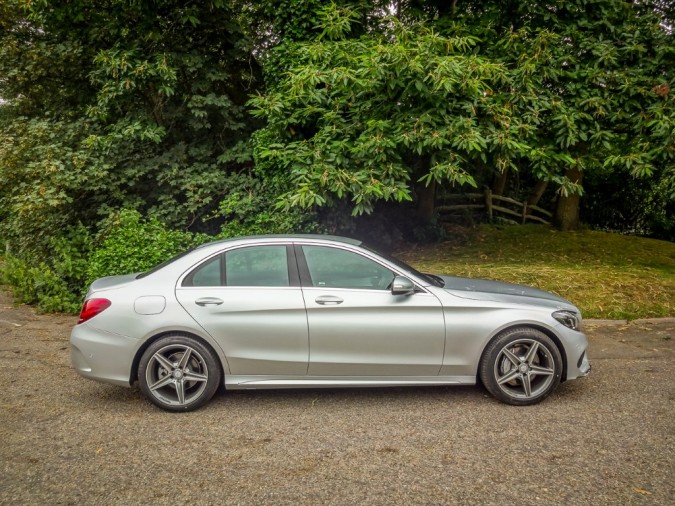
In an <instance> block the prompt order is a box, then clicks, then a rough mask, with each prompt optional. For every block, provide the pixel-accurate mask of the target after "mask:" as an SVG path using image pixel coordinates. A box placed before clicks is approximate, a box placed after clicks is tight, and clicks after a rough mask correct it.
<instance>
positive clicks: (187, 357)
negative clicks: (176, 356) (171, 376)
mask: <svg viewBox="0 0 675 506" xmlns="http://www.w3.org/2000/svg"><path fill="white" fill-rule="evenodd" d="M191 355H192V349H191V348H186V349H185V353H183V356H182V357H181V359H180V362H179V364H178V367H179V368H180V369H185V366H187V364H188V360H190V356H191Z"/></svg>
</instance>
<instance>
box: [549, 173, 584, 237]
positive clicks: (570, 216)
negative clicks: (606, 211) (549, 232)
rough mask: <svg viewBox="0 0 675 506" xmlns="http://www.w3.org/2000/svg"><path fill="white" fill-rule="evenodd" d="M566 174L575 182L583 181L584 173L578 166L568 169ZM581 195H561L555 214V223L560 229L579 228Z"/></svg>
mask: <svg viewBox="0 0 675 506" xmlns="http://www.w3.org/2000/svg"><path fill="white" fill-rule="evenodd" d="M565 176H566V177H567V178H568V179H569V180H570V181H572V182H573V183H581V179H582V173H581V171H580V170H579V169H578V168H577V167H574V168H571V169H567V172H566V173H565ZM580 198H581V196H580V195H579V194H578V193H574V194H572V195H568V196H567V197H565V196H563V195H560V196H559V197H558V203H557V205H556V208H555V214H554V216H553V223H554V224H555V226H556V227H558V228H559V229H560V230H563V231H566V230H574V229H576V228H579V200H580Z"/></svg>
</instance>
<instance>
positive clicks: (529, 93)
mask: <svg viewBox="0 0 675 506" xmlns="http://www.w3.org/2000/svg"><path fill="white" fill-rule="evenodd" d="M360 8H363V6H362V5H361V4H359V5H357V6H356V7H354V8H352V9H350V8H348V7H345V6H341V5H336V4H329V5H328V6H325V7H322V8H320V9H319V10H318V11H317V13H316V15H317V17H318V19H319V24H320V27H321V31H320V32H319V34H318V35H315V36H314V37H313V38H309V39H308V40H299V41H293V40H284V41H282V43H281V44H280V45H279V46H278V47H277V48H276V49H275V51H274V52H273V53H274V54H273V56H272V57H270V58H269V60H268V61H269V62H271V69H272V77H273V78H272V79H269V80H268V86H267V90H266V91H265V93H264V94H263V95H261V96H259V97H256V98H254V99H252V100H251V104H252V106H253V107H254V113H255V114H256V115H258V116H260V117H261V118H265V119H266V120H267V122H268V123H267V126H266V132H267V134H268V135H266V136H265V139H266V140H267V141H270V140H271V141H270V142H267V143H266V144H265V145H258V146H257V150H256V153H257V154H258V158H257V159H256V160H257V161H260V160H265V161H267V162H268V163H273V164H276V166H277V169H278V170H279V171H280V172H289V173H290V174H291V175H292V177H293V179H294V183H295V187H294V189H293V190H292V191H291V192H289V193H287V194H286V195H284V198H283V202H284V203H285V204H286V205H287V206H295V205H299V206H312V205H324V204H326V203H331V202H334V201H335V200H341V199H345V198H347V199H349V200H350V201H351V203H352V207H353V210H354V212H355V213H357V214H358V213H361V212H369V211H371V210H372V209H373V204H374V203H375V202H376V201H378V200H398V201H401V200H409V199H410V198H411V197H412V196H413V193H414V191H415V188H414V186H415V184H416V183H417V182H418V181H420V182H423V183H424V184H426V185H427V187H429V188H431V190H432V191H431V192H429V191H426V192H425V191H421V192H418V193H419V195H420V197H424V196H425V195H426V194H428V193H431V196H432V197H433V185H434V183H442V184H445V185H448V184H459V185H461V184H469V185H476V184H485V183H486V182H487V181H489V180H490V179H491V177H492V176H494V175H495V174H496V175H500V174H506V173H507V171H519V172H521V173H524V174H529V175H531V177H534V178H535V179H537V180H540V181H541V182H543V183H544V184H545V183H547V182H553V183H554V184H555V186H556V188H557V192H558V193H559V199H558V210H557V221H558V224H559V226H561V227H562V228H571V227H574V226H575V225H576V224H577V221H578V202H579V195H580V194H581V192H582V177H583V174H584V173H586V172H588V171H593V172H598V171H611V172H613V173H616V174H617V177H626V176H632V177H662V176H663V177H668V176H667V174H672V171H670V170H669V169H668V167H672V163H673V142H672V131H673V129H672V122H673V109H672V107H673V106H672V104H673V100H672V91H671V90H672V86H673V84H675V83H673V71H672V69H673V68H675V66H674V65H673V50H672V47H673V43H672V32H669V31H668V30H667V29H665V28H664V26H663V19H664V18H663V17H660V16H659V15H658V12H659V11H658V10H657V9H655V7H654V5H653V4H651V3H649V2H642V3H639V4H631V3H626V2H623V1H620V0H599V1H596V2H592V3H590V2H587V1H585V0H578V1H572V2H560V1H552V2H531V1H506V2H489V3H483V2H461V1H458V2H445V3H444V2H416V1H408V2H403V1H402V2H397V3H396V14H397V15H396V16H393V17H385V18H377V17H375V18H373V17H370V18H368V20H369V21H368V23H369V24H368V29H367V30H355V28H354V27H355V26H357V25H358V24H360V23H362V22H363V16H361V13H360V10H359V9H360ZM280 69H283V73H281V72H280ZM664 175H665V176H664ZM538 192H539V194H540V193H541V189H539V190H538ZM419 200H420V201H421V204H422V207H423V208H424V209H426V210H427V212H428V210H429V209H430V206H428V205H424V203H425V201H428V200H429V199H424V198H420V199H419ZM535 200H536V198H535ZM427 214H428V213H427Z"/></svg>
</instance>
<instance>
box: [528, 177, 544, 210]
mask: <svg viewBox="0 0 675 506" xmlns="http://www.w3.org/2000/svg"><path fill="white" fill-rule="evenodd" d="M547 186H548V181H542V180H539V181H537V184H536V185H534V189H533V190H532V193H530V198H529V199H527V205H528V206H536V205H537V204H538V203H539V200H540V199H541V197H542V195H544V192H545V191H546V187H547Z"/></svg>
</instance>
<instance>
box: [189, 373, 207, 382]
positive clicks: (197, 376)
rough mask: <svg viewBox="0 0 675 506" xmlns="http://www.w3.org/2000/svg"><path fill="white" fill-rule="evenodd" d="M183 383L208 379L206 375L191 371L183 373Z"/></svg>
mask: <svg viewBox="0 0 675 506" xmlns="http://www.w3.org/2000/svg"><path fill="white" fill-rule="evenodd" d="M183 378H185V381H208V380H209V377H208V376H207V375H206V374H199V373H196V372H192V371H185V376H183Z"/></svg>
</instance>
